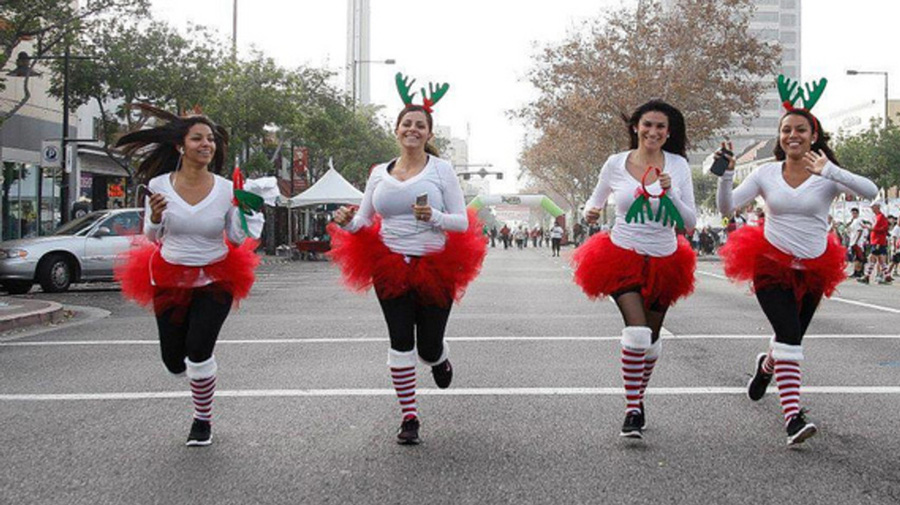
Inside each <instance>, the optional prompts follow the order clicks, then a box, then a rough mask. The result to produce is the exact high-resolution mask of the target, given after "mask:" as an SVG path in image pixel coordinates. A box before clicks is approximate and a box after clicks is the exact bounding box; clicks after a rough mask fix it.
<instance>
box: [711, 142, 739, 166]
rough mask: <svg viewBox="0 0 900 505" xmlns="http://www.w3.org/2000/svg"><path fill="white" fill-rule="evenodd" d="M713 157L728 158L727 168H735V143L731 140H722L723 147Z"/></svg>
mask: <svg viewBox="0 0 900 505" xmlns="http://www.w3.org/2000/svg"><path fill="white" fill-rule="evenodd" d="M713 157H714V158H715V159H717V160H718V159H719V158H722V157H724V158H725V159H726V160H728V167H726V168H725V170H734V144H733V143H732V142H731V141H730V140H729V141H728V142H722V148H721V149H719V150H718V151H716V152H715V154H714V155H713Z"/></svg>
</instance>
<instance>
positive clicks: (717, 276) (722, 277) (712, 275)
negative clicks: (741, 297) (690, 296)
mask: <svg viewBox="0 0 900 505" xmlns="http://www.w3.org/2000/svg"><path fill="white" fill-rule="evenodd" d="M696 272H697V273H698V274H701V275H708V276H710V277H715V278H716V279H722V280H723V281H727V280H728V277H725V276H724V275H719V274H714V273H712V272H704V271H703V270H697V271H696Z"/></svg>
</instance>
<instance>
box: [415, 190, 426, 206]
mask: <svg viewBox="0 0 900 505" xmlns="http://www.w3.org/2000/svg"><path fill="white" fill-rule="evenodd" d="M426 205H428V193H422V194H421V195H418V196H417V197H416V206H418V207H424V206H426Z"/></svg>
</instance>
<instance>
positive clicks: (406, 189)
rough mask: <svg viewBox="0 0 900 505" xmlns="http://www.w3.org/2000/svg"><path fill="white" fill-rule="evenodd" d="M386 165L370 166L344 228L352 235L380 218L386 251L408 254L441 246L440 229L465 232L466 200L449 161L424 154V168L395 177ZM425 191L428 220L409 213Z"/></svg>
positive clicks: (421, 252) (467, 221)
mask: <svg viewBox="0 0 900 505" xmlns="http://www.w3.org/2000/svg"><path fill="white" fill-rule="evenodd" d="M391 163H393V162H390V163H383V164H381V165H378V166H376V167H375V168H373V169H372V174H371V175H369V180H368V181H367V182H366V192H365V194H364V195H363V200H362V203H361V204H360V206H359V210H358V211H357V212H356V215H355V216H354V217H353V220H352V221H350V223H348V224H347V225H346V226H345V229H346V230H348V231H350V232H351V233H353V232H356V231H357V230H359V229H360V228H362V227H363V226H369V225H371V224H372V220H373V218H374V217H375V214H376V213H377V214H379V215H380V216H381V239H382V240H383V241H384V244H385V245H386V246H387V247H388V249H390V250H391V251H393V252H395V253H398V254H404V255H407V256H424V255H425V254H429V253H434V252H439V251H441V250H443V249H444V244H445V243H446V241H447V236H446V235H445V234H444V232H445V231H465V230H466V228H468V226H469V218H468V216H467V215H466V200H465V197H464V196H463V192H462V188H460V186H459V180H458V179H457V178H456V172H454V170H453V167H452V166H451V165H450V163H449V162H447V161H445V160H442V159H440V158H436V157H434V156H429V157H428V161H427V162H426V163H425V168H423V169H422V171H421V172H419V173H418V174H416V175H415V176H413V177H412V178H410V179H407V180H405V181H400V180H398V179H397V178H395V177H394V176H392V175H391V174H389V173H388V171H387V168H388V165H390V164H391ZM422 193H427V194H428V204H429V205H430V206H431V220H430V221H428V222H425V221H419V220H417V219H416V217H415V215H413V210H412V206H413V205H414V204H415V203H416V196H418V195H420V194H422Z"/></svg>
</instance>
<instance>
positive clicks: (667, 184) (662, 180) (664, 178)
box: [659, 172, 672, 191]
mask: <svg viewBox="0 0 900 505" xmlns="http://www.w3.org/2000/svg"><path fill="white" fill-rule="evenodd" d="M659 187H661V188H662V189H665V190H666V191H668V190H669V188H671V187H672V176H671V175H669V174H668V173H666V172H663V173H661V174H659Z"/></svg>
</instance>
